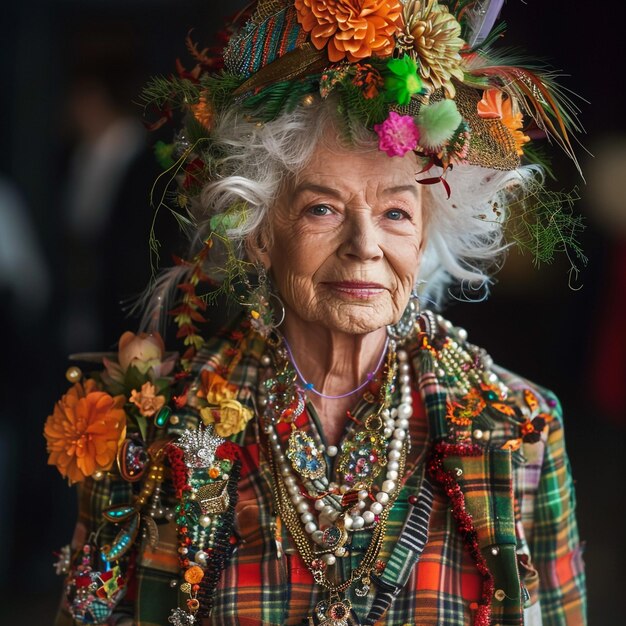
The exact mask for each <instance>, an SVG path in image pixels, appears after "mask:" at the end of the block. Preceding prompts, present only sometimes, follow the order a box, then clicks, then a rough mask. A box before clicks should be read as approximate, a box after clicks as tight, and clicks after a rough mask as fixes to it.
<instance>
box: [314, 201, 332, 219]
mask: <svg viewBox="0 0 626 626" xmlns="http://www.w3.org/2000/svg"><path fill="white" fill-rule="evenodd" d="M309 213H311V215H317V216H319V217H323V216H324V215H330V213H331V209H330V207H329V206H326V205H325V204H316V205H315V206H312V207H311V208H310V209H309Z"/></svg>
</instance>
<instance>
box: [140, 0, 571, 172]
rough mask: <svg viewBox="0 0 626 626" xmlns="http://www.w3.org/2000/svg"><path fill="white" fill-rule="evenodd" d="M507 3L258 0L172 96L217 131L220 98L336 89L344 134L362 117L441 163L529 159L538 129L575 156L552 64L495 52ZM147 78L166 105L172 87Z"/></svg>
mask: <svg viewBox="0 0 626 626" xmlns="http://www.w3.org/2000/svg"><path fill="white" fill-rule="evenodd" d="M502 4H503V0H439V1H438V0H259V1H258V2H256V3H253V5H252V7H251V8H249V9H248V10H247V11H246V12H244V15H243V17H242V18H240V20H239V21H240V24H239V25H237V24H235V25H234V26H232V27H231V33H230V36H229V39H228V43H227V45H226V47H225V50H224V52H223V65H224V67H223V70H222V71H221V72H220V73H215V72H214V68H215V67H216V59H215V58H211V57H209V56H207V55H206V53H204V54H203V53H200V52H198V50H197V48H195V47H194V46H193V44H191V46H190V47H191V50H192V52H193V53H194V56H195V57H196V60H197V61H198V65H197V66H196V68H194V70H193V71H192V72H190V73H187V74H186V75H181V76H180V79H182V80H185V79H186V80H187V81H188V82H189V84H187V85H185V86H184V87H185V88H184V89H181V90H179V94H178V95H179V96H180V99H179V101H178V102H176V101H175V100H176V90H174V92H172V91H171V90H170V91H169V92H168V93H167V100H168V101H169V102H168V104H170V105H171V104H173V106H174V107H176V106H180V107H183V108H184V107H187V108H190V110H191V111H192V112H193V115H194V116H195V118H196V120H197V121H198V122H200V123H201V125H202V126H203V127H204V128H205V129H206V130H207V131H210V130H211V120H212V119H213V118H214V116H215V114H217V113H219V112H220V110H221V109H223V108H224V107H233V106H237V107H240V108H241V109H242V110H243V111H244V112H246V113H247V114H249V115H250V116H253V117H256V118H258V119H259V120H261V121H268V120H272V119H275V118H276V117H278V116H279V115H280V114H281V113H282V112H284V111H288V110H291V109H293V108H294V107H295V106H297V105H298V104H302V103H305V104H306V103H312V102H314V99H315V98H321V99H325V98H329V97H331V96H334V97H336V98H337V99H338V101H339V106H340V108H341V115H342V117H343V120H344V121H345V124H346V127H347V130H348V134H349V131H350V127H354V126H355V125H361V126H365V127H367V128H370V129H372V130H373V131H375V132H376V133H377V134H378V137H379V146H380V148H381V150H384V151H385V152H387V154H389V155H390V156H394V155H402V154H404V153H406V152H408V151H410V150H414V151H415V152H416V153H417V154H418V155H419V156H422V157H424V158H425V159H427V160H428V161H429V162H431V163H432V164H435V165H439V166H441V167H443V168H444V171H445V169H446V168H448V167H449V166H450V165H454V164H459V163H467V164H469V165H477V166H482V167H489V168H493V169H498V170H513V169H516V168H518V167H519V166H520V164H521V163H522V161H523V160H525V161H526V162H533V161H535V160H536V151H535V150H534V149H533V148H532V145H531V143H530V136H531V135H532V136H542V135H543V136H546V137H548V138H549V139H550V140H552V141H554V142H556V143H557V144H558V145H560V146H561V147H562V148H563V149H564V150H565V152H566V153H567V154H568V155H569V156H570V157H571V158H572V159H573V160H574V161H576V159H575V155H574V151H573V149H572V144H571V140H570V134H571V132H572V131H576V130H578V126H577V121H576V116H575V114H576V108H575V106H574V105H573V103H572V102H571V100H570V99H569V98H568V97H567V95H566V94H564V92H563V90H561V89H560V88H559V87H558V86H557V85H556V83H555V81H554V74H553V72H550V71H547V70H545V69H542V68H538V67H532V66H530V65H524V64H523V63H522V61H521V59H520V58H507V57H506V55H504V54H503V53H500V52H496V51H495V50H494V47H493V44H494V43H495V42H496V41H497V40H498V39H499V38H500V36H501V35H502V32H503V26H502V25H498V26H495V27H494V25H495V22H496V19H497V17H498V14H499V12H500V8H501V7H502ZM179 86H180V85H179ZM152 87H153V89H152V91H150V90H148V91H149V93H150V95H151V96H156V99H157V100H159V99H160V100H161V104H162V105H163V104H164V103H165V100H166V98H165V97H164V96H165V94H164V93H163V92H162V91H161V92H159V88H158V87H159V86H158V85H154V84H153V85H152ZM155 87H156V89H155ZM161 88H163V85H161ZM172 95H173V96H174V102H173V103H172V102H171V100H172ZM159 96H160V98H159Z"/></svg>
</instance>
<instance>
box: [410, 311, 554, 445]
mask: <svg viewBox="0 0 626 626" xmlns="http://www.w3.org/2000/svg"><path fill="white" fill-rule="evenodd" d="M416 330H417V332H416V333H415V334H414V335H413V336H412V337H411V339H410V341H409V342H408V344H407V348H408V351H409V352H410V353H411V354H412V357H413V359H414V361H416V362H417V366H418V367H419V368H420V372H421V373H420V377H421V378H422V379H423V382H422V387H423V389H425V390H426V393H427V394H428V393H429V391H430V390H433V392H435V391H436V392H439V393H443V394H444V395H445V396H446V422H447V426H449V427H450V428H453V429H454V430H455V431H457V432H459V431H460V432H461V433H462V434H463V433H467V432H472V431H473V432H478V433H481V432H487V431H489V432H491V433H492V436H494V437H496V438H497V439H500V440H504V442H509V445H511V446H513V447H516V446H519V445H521V444H522V443H533V442H536V441H539V440H540V439H543V438H545V436H546V435H547V433H548V432H550V431H552V430H554V429H555V428H556V429H558V428H560V427H561V422H562V418H561V406H560V403H559V400H558V398H557V397H556V395H555V394H554V392H552V391H551V390H549V389H547V388H546V387H544V386H542V385H540V384H537V383H535V382H533V381H531V380H529V379H528V378H526V377H524V376H522V375H520V374H517V373H515V372H512V371H510V370H509V369H507V368H505V367H502V366H500V365H498V364H496V363H494V361H493V359H492V358H491V356H490V354H489V353H488V351H487V350H486V349H485V348H484V347H482V346H479V345H476V344H474V343H473V342H472V341H471V338H470V336H469V333H468V332H467V331H466V330H465V329H464V328H462V327H460V326H457V325H455V324H454V323H452V322H451V321H450V320H448V319H446V318H445V317H443V316H442V315H439V314H436V313H433V312H431V311H424V312H422V313H421V315H420V317H419V319H418V322H417V324H416ZM509 440H510V441H509Z"/></svg>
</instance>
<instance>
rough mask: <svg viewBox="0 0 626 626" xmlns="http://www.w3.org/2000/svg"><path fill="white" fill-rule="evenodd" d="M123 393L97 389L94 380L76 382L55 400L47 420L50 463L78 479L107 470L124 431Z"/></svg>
mask: <svg viewBox="0 0 626 626" xmlns="http://www.w3.org/2000/svg"><path fill="white" fill-rule="evenodd" d="M123 406H124V396H115V397H113V396H111V395H109V394H108V393H105V392H104V391H98V390H97V387H96V383H95V381H93V380H91V379H90V380H87V381H86V382H85V384H84V385H83V384H81V383H76V384H75V385H74V386H73V387H71V388H70V390H69V391H68V392H67V393H66V394H65V395H64V396H63V397H62V398H61V399H60V400H59V401H58V402H57V403H56V405H55V407H54V412H53V413H52V415H50V416H49V417H48V419H47V421H46V426H45V428H44V436H45V437H46V441H47V442H48V452H49V453H50V456H49V457H48V464H49V465H56V467H57V469H58V470H59V472H61V475H62V476H67V478H68V479H69V481H70V484H71V483H78V482H81V481H82V480H84V479H85V478H88V477H89V476H93V474H95V472H97V471H98V470H108V469H110V468H111V466H112V465H113V461H114V460H115V457H116V455H117V450H118V446H119V442H120V440H122V439H123V438H124V437H125V435H126V413H124V409H123V408H122V407H123Z"/></svg>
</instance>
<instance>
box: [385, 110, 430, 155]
mask: <svg viewBox="0 0 626 626" xmlns="http://www.w3.org/2000/svg"><path fill="white" fill-rule="evenodd" d="M374 130H375V131H376V134H377V135H378V149H379V150H382V151H383V152H386V153H387V155H388V156H404V155H405V154H406V153H407V152H410V151H411V150H415V148H416V147H417V142H418V140H419V137H420V134H419V130H418V129H417V126H416V125H415V121H414V120H413V118H412V117H411V116H410V115H400V114H399V113H396V112H395V111H390V112H389V117H387V119H386V120H385V121H384V122H383V123H382V124H375V125H374Z"/></svg>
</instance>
